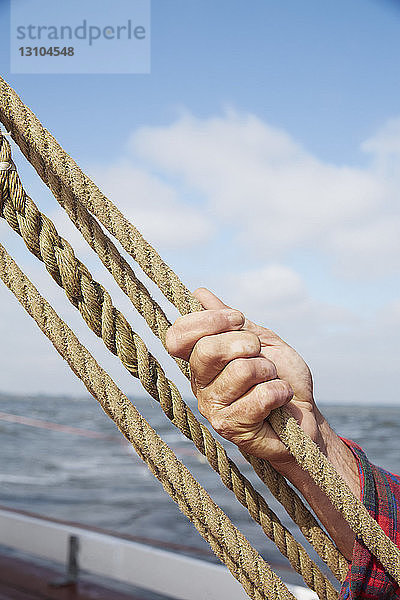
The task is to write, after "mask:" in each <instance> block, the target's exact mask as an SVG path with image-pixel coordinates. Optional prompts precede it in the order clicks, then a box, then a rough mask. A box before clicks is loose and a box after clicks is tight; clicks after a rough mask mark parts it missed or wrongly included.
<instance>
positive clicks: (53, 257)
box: [0, 139, 337, 600]
mask: <svg viewBox="0 0 400 600" xmlns="http://www.w3.org/2000/svg"><path fill="white" fill-rule="evenodd" d="M10 160H11V153H10V146H9V143H8V141H7V140H5V139H3V144H2V145H1V148H0V162H9V161H10ZM0 190H1V197H0V215H1V216H4V218H5V219H6V221H7V223H8V224H9V225H10V226H11V227H12V228H13V229H14V231H16V233H18V234H19V235H20V236H21V237H22V238H23V240H24V241H25V244H26V246H27V248H28V249H29V250H30V251H31V252H32V253H33V254H34V255H35V256H36V257H37V258H39V259H40V260H41V261H42V262H44V264H45V266H46V268H47V270H48V272H49V273H50V275H51V276H52V278H53V279H54V280H55V281H56V283H57V284H58V285H60V287H62V288H63V289H64V290H65V292H66V295H67V297H68V299H69V300H70V302H71V303H72V304H73V306H75V307H76V308H77V309H78V310H79V311H80V313H81V315H82V317H83V318H84V320H85V322H86V323H87V325H88V326H89V328H90V329H91V330H92V331H93V332H94V333H95V334H96V335H97V336H98V337H100V338H101V339H102V340H103V342H104V344H105V345H106V347H107V348H108V350H110V352H112V353H113V354H115V355H117V356H118V357H119V358H120V360H121V362H122V364H123V365H124V367H125V368H126V369H127V370H128V371H129V372H130V373H131V374H132V375H134V376H135V377H138V378H139V379H140V381H141V383H142V385H143V387H144V388H145V390H146V391H147V392H148V393H149V394H150V395H151V396H152V397H153V398H154V399H155V400H157V401H158V402H159V403H160V405H161V407H162V409H163V411H164V412H165V414H166V415H167V417H168V418H169V419H170V420H171V422H172V423H173V424H174V425H175V426H176V427H178V428H179V429H180V430H181V431H182V433H183V434H184V435H185V436H186V437H188V438H189V439H191V440H192V441H193V442H194V444H195V446H196V448H198V450H199V451H200V452H201V453H202V454H203V455H204V456H206V458H207V460H208V462H209V463H210V465H211V466H212V468H213V469H214V470H215V471H216V472H217V473H218V474H219V475H220V476H221V479H222V482H223V483H224V485H225V486H226V487H227V488H228V489H230V490H231V491H233V493H234V494H235V496H236V498H237V499H238V500H239V502H240V503H241V504H242V505H243V506H244V507H245V508H247V510H248V511H249V513H250V515H251V517H252V518H253V519H254V520H255V521H256V522H257V523H258V524H259V525H260V526H261V527H262V529H263V531H264V533H265V534H266V535H267V536H268V537H270V538H271V539H272V540H273V541H274V542H275V544H276V545H277V547H278V549H279V550H280V552H281V553H282V554H283V555H284V556H285V557H287V558H288V560H289V561H290V563H291V565H292V566H293V568H294V569H295V570H296V571H297V572H298V573H300V574H301V575H302V576H303V578H304V581H305V582H306V583H307V585H308V586H309V587H310V588H311V589H313V590H314V591H316V592H317V593H318V595H319V597H320V598H321V599H322V598H326V599H327V600H330V599H332V600H333V599H334V598H337V592H336V590H335V589H334V587H333V586H332V584H331V583H330V582H329V580H328V579H327V578H326V577H325V576H324V575H323V574H322V572H321V571H320V569H319V568H318V567H317V565H315V563H314V562H313V561H312V560H311V559H310V557H309V556H308V554H307V553H306V551H305V550H304V548H303V547H302V546H301V545H300V544H299V543H298V542H297V541H296V540H295V538H294V537H293V536H292V534H291V533H290V532H289V531H288V530H287V529H286V528H285V527H284V526H283V525H282V523H281V522H280V521H279V518H278V517H277V515H275V513H273V511H272V510H271V509H270V508H269V507H268V505H267V503H266V502H265V500H264V498H263V497H262V496H261V495H260V494H259V493H258V492H256V490H255V489H254V488H253V486H252V485H251V483H250V482H249V481H248V480H247V479H246V478H245V477H244V476H243V475H242V474H241V473H240V471H239V469H238V468H237V466H236V465H235V464H234V463H233V462H232V461H231V459H230V458H229V457H228V455H227V453H226V451H225V449H224V447H223V446H222V445H221V444H220V443H219V442H218V441H217V440H215V439H214V438H213V436H212V435H211V433H210V431H209V430H208V429H207V428H206V427H205V426H204V425H203V424H201V423H200V422H199V421H198V420H197V419H196V417H195V416H194V414H193V413H192V411H191V410H190V409H189V407H188V406H187V405H186V404H185V403H184V401H183V399H182V397H181V395H180V393H179V391H178V390H177V388H176V386H175V385H174V384H173V383H172V382H171V381H169V380H168V379H167V378H166V376H165V373H164V371H163V369H162V367H161V365H160V364H159V363H158V361H157V360H156V358H154V356H152V354H150V352H149V351H148V349H147V348H146V346H145V344H144V342H143V340H142V339H141V338H140V337H139V336H138V335H137V334H136V333H135V332H134V331H133V330H132V329H131V327H130V325H129V323H128V322H127V321H126V319H125V317H124V316H123V315H122V314H121V313H120V312H119V311H118V310H117V309H116V308H115V307H114V306H113V304H112V301H111V297H110V295H109V294H108V292H107V291H106V290H105V289H104V288H103V287H102V286H101V285H100V284H99V283H98V282H96V281H94V280H93V278H92V276H91V274H90V272H89V271H88V269H87V268H86V266H85V265H84V264H83V263H82V262H81V261H79V260H78V259H77V258H76V257H75V254H74V251H73V249H72V248H71V246H70V245H69V243H68V242H67V241H66V240H65V239H63V238H61V237H60V236H59V235H58V233H57V231H56V229H55V227H54V225H53V223H52V221H50V219H48V218H47V217H46V216H45V215H43V214H42V213H40V212H39V210H38V209H37V207H36V205H35V203H34V202H33V201H32V199H31V198H29V196H27V195H26V194H25V191H24V189H23V187H22V184H21V181H20V179H19V176H18V174H17V172H16V171H15V170H13V171H2V172H0Z"/></svg>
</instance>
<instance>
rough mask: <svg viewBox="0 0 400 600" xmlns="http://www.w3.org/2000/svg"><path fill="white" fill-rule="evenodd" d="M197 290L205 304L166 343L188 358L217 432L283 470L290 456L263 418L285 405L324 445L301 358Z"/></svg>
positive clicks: (180, 322) (291, 461) (308, 375)
mask: <svg viewBox="0 0 400 600" xmlns="http://www.w3.org/2000/svg"><path fill="white" fill-rule="evenodd" d="M194 295H195V296H196V298H197V299H198V300H199V301H200V302H201V304H202V305H203V307H204V308H205V309H206V310H205V311H202V312H196V313H191V314H189V315H185V316H184V317H180V318H179V319H178V320H177V321H176V322H175V323H174V325H173V326H172V327H171V328H170V329H169V330H168V332H167V337H166V343H167V348H168V350H169V352H170V353H171V354H172V355H173V356H176V357H179V358H183V359H185V360H189V362H190V368H191V374H192V379H191V385H192V389H193V392H194V394H195V396H196V397H197V400H198V405H199V411H200V413H201V414H202V415H203V416H205V417H206V418H207V419H208V421H209V422H210V424H211V425H212V427H213V428H214V429H215V431H217V433H219V434H220V435H221V436H222V437H224V438H226V439H228V440H230V441H231V442H233V443H234V444H236V445H237V446H238V447H239V448H240V449H241V450H243V451H246V452H248V453H249V454H252V455H254V456H257V457H259V458H265V459H267V460H268V461H269V462H271V464H272V465H273V466H274V467H275V468H276V469H277V470H279V471H280V472H282V473H284V474H287V473H288V471H290V470H291V469H293V468H294V466H295V463H294V459H293V458H292V456H291V455H290V454H289V452H288V451H287V450H286V448H285V446H284V445H283V443H282V442H281V441H280V440H279V438H278V437H277V435H276V434H275V433H274V431H273V429H272V427H271V426H270V425H269V423H268V421H267V420H266V418H267V417H268V415H269V413H270V412H271V411H272V410H273V409H274V408H277V407H280V406H286V408H287V410H288V411H289V412H290V413H291V414H292V415H293V416H294V417H295V418H296V420H297V421H298V423H299V424H300V426H301V427H302V428H303V429H304V431H305V432H306V433H308V435H309V436H310V437H311V438H312V439H313V440H314V441H315V442H317V443H318V444H319V446H320V447H321V449H322V450H323V451H325V447H324V438H323V435H322V433H321V429H320V425H321V424H322V423H323V417H322V415H321V414H320V413H319V411H318V409H317V408H316V406H315V403H314V399H313V383H312V377H311V373H310V370H309V368H308V366H307V365H306V363H305V362H304V360H303V359H302V358H301V356H300V355H299V354H298V353H297V352H296V351H295V350H294V349H293V348H291V347H290V346H289V345H288V344H286V343H285V342H284V341H283V340H282V339H281V338H280V337H279V336H278V335H276V334H275V333H274V332H273V331H271V330H270V329H266V328H264V327H261V326H259V325H256V324H255V323H253V322H251V321H249V320H248V319H245V317H244V316H243V315H242V313H240V312H239V311H237V310H232V309H230V308H229V307H228V306H226V305H225V304H224V303H223V302H222V301H221V300H219V299H218V298H217V297H216V296H214V294H212V293H211V292H209V291H208V290H206V289H204V288H200V289H198V290H197V291H196V292H195V293H194Z"/></svg>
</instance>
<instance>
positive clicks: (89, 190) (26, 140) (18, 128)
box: [0, 78, 400, 582]
mask: <svg viewBox="0 0 400 600" xmlns="http://www.w3.org/2000/svg"><path fill="white" fill-rule="evenodd" d="M0 93H1V96H2V98H4V105H3V106H2V107H0V116H1V120H2V121H3V122H4V123H5V125H6V126H7V127H8V128H9V129H11V131H12V133H13V137H14V139H15V140H16V141H17V143H18V144H19V146H20V148H21V150H22V151H23V153H24V154H25V156H26V157H27V158H28V160H29V161H30V162H31V163H32V164H33V165H34V166H35V168H36V169H37V171H38V172H39V174H40V175H41V177H42V179H43V180H44V181H45V183H46V184H49V185H50V183H49V181H48V177H47V174H48V172H52V173H53V175H54V176H55V177H57V178H58V179H59V182H60V187H61V188H62V189H63V190H64V191H67V190H69V191H70V192H71V193H72V194H74V195H75V196H76V197H77V198H78V199H79V200H80V201H81V202H82V203H83V204H84V206H85V207H86V208H88V210H90V211H91V212H92V213H93V214H94V215H96V216H97V218H98V219H99V221H100V222H101V223H102V224H103V225H104V227H106V229H108V231H109V232H110V233H111V234H112V235H114V236H115V237H117V239H118V240H119V241H120V243H121V244H122V246H123V247H124V248H125V249H126V250H127V251H128V253H130V254H131V256H132V257H133V258H134V259H135V260H136V261H137V262H138V264H140V266H141V267H142V269H143V271H144V272H145V273H146V274H147V275H148V276H149V277H150V278H151V279H152V280H153V281H154V282H155V283H156V284H157V285H158V286H159V287H160V289H161V291H162V292H163V293H164V294H165V295H166V297H167V298H168V299H169V300H170V301H171V302H172V303H173V304H174V305H175V306H177V308H178V309H179V310H180V312H181V313H182V314H185V313H187V312H189V311H190V310H199V309H200V305H199V303H198V302H197V301H195V300H194V299H193V298H192V297H191V295H190V293H189V291H188V290H187V288H185V286H184V285H183V284H182V283H181V282H180V280H179V279H178V277H177V276H176V274H175V273H173V271H172V270H171V269H170V268H169V267H168V266H167V265H166V264H165V263H164V262H163V261H162V259H161V257H160V256H159V255H158V254H157V253H156V251H155V250H154V249H153V248H152V247H151V246H150V245H149V244H148V243H147V242H146V241H145V240H144V239H143V238H142V236H141V235H140V234H139V232H138V231H137V230H136V228H135V227H134V226H133V225H131V224H130V223H129V222H128V221H127V220H126V219H125V217H123V215H122V214H121V213H120V211H118V209H117V208H116V207H115V206H114V205H112V203H111V202H110V201H109V200H108V199H107V198H106V197H105V196H104V195H103V194H102V193H101V192H100V190H98V188H97V187H96V186H95V185H94V184H93V182H91V181H90V179H88V178H87V177H86V176H85V175H83V173H82V171H80V169H79V167H78V166H77V165H76V163H75V162H74V161H73V160H72V159H71V158H70V157H69V156H68V155H67V154H66V153H65V152H64V151H63V150H62V149H61V147H60V146H59V145H58V144H57V142H56V140H55V139H54V138H53V137H52V136H51V135H50V134H49V133H48V132H47V131H46V130H45V129H44V128H43V126H42V125H41V124H40V122H39V121H38V119H37V118H36V117H35V116H34V115H33V113H31V112H30V111H29V110H28V109H27V108H26V106H25V105H24V104H23V103H22V102H21V100H20V99H19V98H18V96H17V95H16V93H15V92H14V91H13V90H12V89H11V88H10V87H9V86H8V85H7V84H6V82H5V81H4V80H3V79H1V78H0ZM280 413H282V411H280ZM289 422H290V419H288V418H282V419H281V424H282V423H283V429H284V428H285V427H286V426H287V425H288V423H289ZM278 429H279V427H278ZM280 431H281V434H282V437H285V436H284V432H283V430H280ZM296 435H297V433H296V432H294V433H293V440H295V439H296ZM303 437H304V433H303ZM310 441H311V440H310ZM297 442H298V443H301V437H299V435H298V437H297ZM316 448H317V447H316ZM291 451H292V453H293V455H294V456H295V458H296V460H297V461H298V462H299V464H301V463H302V457H301V456H300V455H299V456H297V448H296V444H295V443H294V444H293V445H292V449H291ZM318 453H319V454H318ZM316 455H317V456H319V455H321V453H320V451H319V450H318V448H317V449H316ZM321 456H322V455H321ZM324 460H325V461H326V459H325V457H322V458H321V460H320V464H321V465H322V475H321V473H318V474H315V473H314V471H313V470H312V469H311V467H310V474H311V472H312V473H313V474H312V477H313V479H314V481H315V483H317V485H319V487H320V488H321V489H323V490H324V491H325V489H324V488H328V489H329V485H330V483H332V482H330V479H331V477H332V473H331V472H330V471H329V469H327V468H326V466H325V462H324ZM334 475H335V473H334ZM335 476H336V478H337V480H338V482H339V483H338V485H337V486H336V489H337V490H338V491H339V492H340V493H341V494H342V495H343V498H346V501H348V502H350V507H349V510H350V512H349V511H348V512H347V517H349V516H351V515H350V513H354V514H355V515H358V517H357V518H350V521H349V524H350V525H351V526H352V528H353V529H354V531H355V533H356V534H357V535H358V536H359V537H360V538H361V539H362V540H363V541H364V543H365V544H366V545H367V547H368V548H370V549H371V548H375V551H374V554H376V556H377V557H378V558H379V560H380V561H381V562H382V564H383V565H384V566H386V565H388V567H387V568H388V571H389V572H390V573H392V574H394V573H395V575H394V577H395V578H396V580H397V581H398V582H400V573H399V571H400V567H399V566H398V564H400V563H399V557H398V555H399V551H398V549H397V548H396V547H395V545H394V544H393V543H392V542H390V540H388V538H386V536H385V534H384V533H383V531H382V530H381V529H380V528H379V532H378V531H377V530H376V529H374V526H373V525H372V523H371V521H373V519H372V518H370V517H369V519H370V521H368V519H367V517H366V515H365V512H363V511H365V508H364V507H363V506H362V504H361V503H360V502H359V501H358V500H357V499H356V498H354V496H352V494H351V493H350V495H349V496H348V494H347V486H346V485H345V482H344V481H343V480H342V479H341V478H339V476H338V475H337V474H336V475H335ZM368 516H369V515H368ZM347 517H346V518H347ZM367 526H368V527H367ZM363 527H364V531H363ZM365 527H367V528H366V529H365ZM371 528H372V529H371ZM371 531H374V533H376V534H377V535H378V539H379V542H376V541H375V540H373V539H371V536H372V538H373V534H372V533H371ZM385 538H386V540H385ZM384 540H385V541H384ZM382 548H383V552H382ZM388 548H390V549H391V552H392V556H395V559H393V560H385V556H384V554H383V553H384V552H385V551H387V549H388ZM393 552H394V555H393Z"/></svg>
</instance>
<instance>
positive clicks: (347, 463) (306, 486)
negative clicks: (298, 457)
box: [279, 413, 360, 560]
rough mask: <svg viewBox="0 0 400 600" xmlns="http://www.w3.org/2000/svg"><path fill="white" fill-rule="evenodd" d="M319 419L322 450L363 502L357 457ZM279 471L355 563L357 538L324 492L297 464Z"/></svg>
mask: <svg viewBox="0 0 400 600" xmlns="http://www.w3.org/2000/svg"><path fill="white" fill-rule="evenodd" d="M318 417H319V421H320V423H319V430H320V433H321V443H320V444H319V445H320V447H321V450H322V451H323V452H324V454H325V455H326V456H327V458H328V460H329V461H330V463H331V464H332V465H333V466H334V468H335V469H336V471H337V472H338V473H339V475H341V477H342V478H343V479H344V480H345V482H346V483H347V485H348V486H349V488H350V489H351V491H352V492H353V494H354V495H355V496H356V497H357V498H359V496H360V483H359V475H358V468H357V462H356V459H355V457H354V455H353V453H352V452H351V450H350V449H349V448H348V447H347V446H346V444H345V443H344V442H343V441H342V440H341V439H340V438H339V437H338V436H337V435H336V433H335V432H334V431H333V430H332V429H331V427H330V426H329V424H328V422H327V421H326V420H325V419H324V418H323V417H322V415H321V414H320V413H319V415H318ZM279 470H280V472H281V473H282V475H284V476H285V477H287V479H288V480H289V481H290V482H291V483H292V484H293V485H294V486H295V487H296V488H297V489H298V490H299V492H300V493H301V494H302V496H303V497H304V498H305V499H306V500H307V502H308V503H309V505H310V506H311V508H312V509H313V511H314V512H315V514H316V515H317V517H318V519H319V520H320V521H321V523H322V524H323V525H324V527H325V528H326V530H327V531H328V533H329V535H330V536H331V537H332V539H333V540H334V541H335V543H336V545H337V547H338V548H339V550H340V551H341V552H342V554H343V555H344V556H345V557H346V558H347V559H348V560H351V558H352V553H353V545H354V541H355V535H354V532H353V531H352V530H351V528H350V526H349V525H348V524H347V522H346V521H345V519H344V518H343V517H342V515H341V513H340V512H338V511H337V510H336V509H335V508H334V507H333V506H332V504H331V502H330V500H329V499H328V497H327V496H326V495H325V494H324V492H322V490H321V489H320V488H319V487H318V486H317V485H316V484H315V483H314V481H313V480H312V479H311V477H310V475H309V474H308V473H306V472H305V471H303V470H302V469H301V468H300V467H299V466H298V465H297V463H287V464H286V465H281V467H280V468H279Z"/></svg>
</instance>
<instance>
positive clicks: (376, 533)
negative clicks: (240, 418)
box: [269, 408, 400, 585]
mask: <svg viewBox="0 0 400 600" xmlns="http://www.w3.org/2000/svg"><path fill="white" fill-rule="evenodd" d="M269 422H270V423H271V425H272V427H273V429H274V431H275V432H276V434H277V435H278V436H279V437H280V439H281V440H282V442H283V443H284V444H285V446H286V447H287V449H288V450H289V451H290V452H291V454H292V455H293V456H294V457H295V459H296V461H297V462H298V464H299V465H300V466H301V467H302V468H303V469H304V470H306V471H307V472H308V473H309V474H310V475H311V477H312V479H313V480H314V481H315V483H316V484H317V485H318V486H319V487H320V489H321V490H322V491H323V492H324V493H325V494H326V496H327V497H328V498H329V500H330V501H331V502H332V504H333V506H334V507H335V508H336V509H337V510H338V511H339V512H340V513H341V514H342V516H343V517H344V518H345V519H346V521H347V522H348V524H349V525H350V527H351V528H352V530H353V531H354V532H355V533H356V535H357V536H358V537H359V538H360V539H361V540H362V541H363V543H364V544H365V545H366V546H367V548H368V549H369V550H370V551H371V552H372V554H374V555H375V556H376V557H377V558H378V559H379V560H380V562H381V563H382V565H383V567H384V568H385V569H386V570H387V572H388V573H389V574H390V575H391V576H392V577H393V578H394V579H395V580H396V581H397V583H398V584H399V585H400V550H399V548H397V546H396V545H395V544H394V543H393V542H392V540H391V539H390V538H388V537H387V536H386V535H385V534H384V532H383V530H382V529H381V527H380V526H379V525H378V523H377V522H376V521H375V520H374V519H373V518H372V517H371V515H370V514H369V512H368V511H367V509H366V508H365V506H364V505H363V504H362V503H361V502H359V501H357V500H356V498H355V497H354V495H353V493H352V492H351V490H350V488H349V487H348V485H347V483H346V482H345V481H344V480H343V479H342V478H341V477H340V475H339V474H338V473H337V472H336V471H335V469H334V468H333V466H332V465H331V463H330V462H329V461H328V459H327V458H326V457H325V456H324V455H323V454H322V452H321V451H320V449H319V448H318V446H317V444H315V442H313V441H312V439H311V438H310V437H309V436H308V435H306V434H305V433H304V431H303V430H302V429H301V427H300V425H299V424H298V423H297V421H296V419H295V418H294V417H292V416H291V415H290V413H289V412H288V411H287V410H286V409H283V408H279V409H277V410H275V411H273V412H272V413H271V414H270V416H269Z"/></svg>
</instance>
